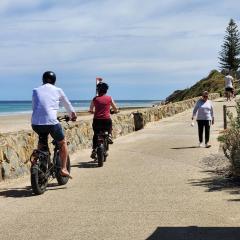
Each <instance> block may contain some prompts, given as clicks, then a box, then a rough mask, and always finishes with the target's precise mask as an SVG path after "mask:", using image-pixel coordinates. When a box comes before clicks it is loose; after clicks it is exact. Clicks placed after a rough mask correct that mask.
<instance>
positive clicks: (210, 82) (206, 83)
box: [166, 70, 224, 102]
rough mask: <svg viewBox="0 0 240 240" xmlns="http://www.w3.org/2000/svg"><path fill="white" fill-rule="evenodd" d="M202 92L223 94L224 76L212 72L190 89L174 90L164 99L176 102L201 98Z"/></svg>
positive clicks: (215, 71) (214, 71) (217, 72)
mask: <svg viewBox="0 0 240 240" xmlns="http://www.w3.org/2000/svg"><path fill="white" fill-rule="evenodd" d="M203 91H208V92H209V93H220V95H223V93H224V75H223V74H222V73H221V72H219V71H217V70H212V71H211V72H210V73H209V75H208V76H207V77H205V78H203V79H201V80H200V81H198V82H197V83H196V84H194V85H193V86H192V87H190V88H186V89H184V90H176V91H174V92H173V93H172V94H171V95H170V96H168V97H167V98H166V102H178V101H182V100H186V99H189V98H193V97H197V96H201V94H202V92H203Z"/></svg>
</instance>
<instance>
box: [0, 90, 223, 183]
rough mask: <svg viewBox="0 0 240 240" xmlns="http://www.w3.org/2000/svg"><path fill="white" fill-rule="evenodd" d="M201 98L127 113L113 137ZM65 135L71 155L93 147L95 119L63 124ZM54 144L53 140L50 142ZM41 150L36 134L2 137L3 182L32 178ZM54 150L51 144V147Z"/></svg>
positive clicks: (0, 176) (120, 116) (116, 119)
mask: <svg viewBox="0 0 240 240" xmlns="http://www.w3.org/2000/svg"><path fill="white" fill-rule="evenodd" d="M218 97H219V94H217V93H216V94H211V95H210V98H211V99H215V98H218ZM198 99H199V98H194V99H189V100H185V101H181V102H177V103H170V104H167V105H161V106H156V107H152V108H146V109H140V110H139V111H135V112H133V113H132V112H123V113H119V114H117V115H113V116H112V120H113V136H114V138H117V137H119V136H123V135H126V134H128V133H131V132H133V131H135V130H139V129H141V128H142V127H143V126H144V125H145V124H147V123H148V122H152V121H159V120H160V119H162V118H166V117H169V116H172V115H174V114H177V113H180V112H183V111H185V110H187V109H189V108H192V107H193V106H194V104H195V103H196V101H197V100H198ZM63 127H64V130H65V135H66V138H67V140H68V141H69V146H68V148H69V152H70V153H73V152H76V151H77V150H80V149H84V148H89V147H91V142H92V136H93V132H92V119H89V120H84V121H81V120H80V121H77V122H75V123H70V124H69V125H68V124H66V123H64V124H63ZM49 141H51V140H49ZM36 146H37V135H36V134H35V133H34V132H33V131H19V132H12V133H6V134H0V181H2V180H4V179H10V178H17V177H20V176H23V175H25V174H29V168H30V162H29V161H28V160H29V158H30V156H31V153H32V151H33V149H34V148H35V147H36ZM50 146H51V144H50Z"/></svg>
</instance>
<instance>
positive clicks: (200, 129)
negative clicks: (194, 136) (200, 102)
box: [197, 120, 211, 143]
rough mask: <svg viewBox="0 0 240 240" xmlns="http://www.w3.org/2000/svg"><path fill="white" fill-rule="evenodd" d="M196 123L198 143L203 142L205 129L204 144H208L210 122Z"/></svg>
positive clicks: (200, 121) (198, 121)
mask: <svg viewBox="0 0 240 240" xmlns="http://www.w3.org/2000/svg"><path fill="white" fill-rule="evenodd" d="M197 123H198V137H199V142H200V143H202V142H203V129H204V128H205V143H208V142H209V136H210V125H211V121H209V120H197Z"/></svg>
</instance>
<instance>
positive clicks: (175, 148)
mask: <svg viewBox="0 0 240 240" xmlns="http://www.w3.org/2000/svg"><path fill="white" fill-rule="evenodd" d="M192 148H199V146H189V147H173V148H171V149H173V150H180V149H192Z"/></svg>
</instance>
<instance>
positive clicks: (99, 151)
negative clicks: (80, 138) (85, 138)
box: [97, 144, 104, 167]
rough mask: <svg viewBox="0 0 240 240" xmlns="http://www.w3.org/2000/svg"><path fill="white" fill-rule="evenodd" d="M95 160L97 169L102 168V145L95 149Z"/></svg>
mask: <svg viewBox="0 0 240 240" xmlns="http://www.w3.org/2000/svg"><path fill="white" fill-rule="evenodd" d="M97 160H98V167H102V166H103V162H104V147H103V145H102V144H101V145H100V146H99V147H98V148H97Z"/></svg>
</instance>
